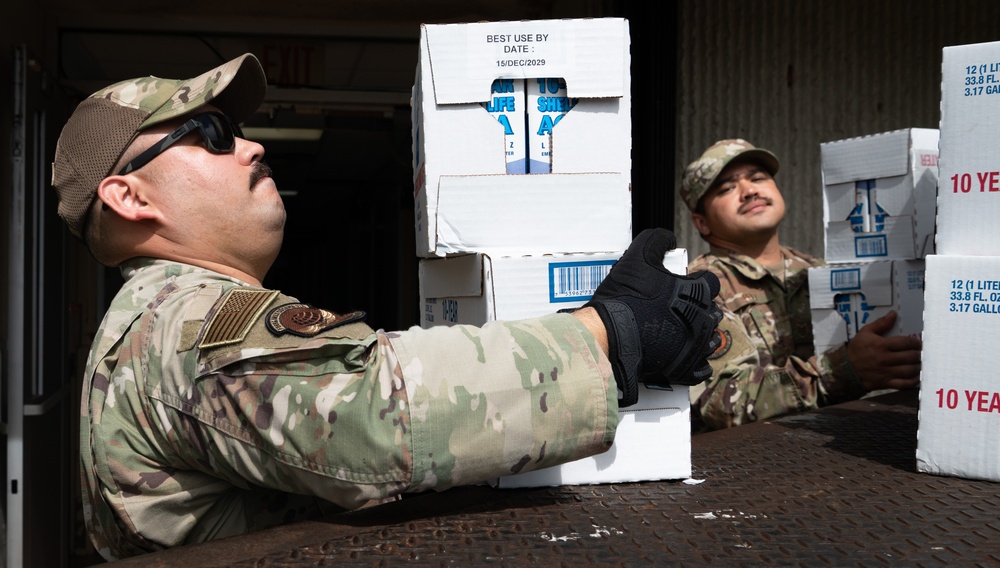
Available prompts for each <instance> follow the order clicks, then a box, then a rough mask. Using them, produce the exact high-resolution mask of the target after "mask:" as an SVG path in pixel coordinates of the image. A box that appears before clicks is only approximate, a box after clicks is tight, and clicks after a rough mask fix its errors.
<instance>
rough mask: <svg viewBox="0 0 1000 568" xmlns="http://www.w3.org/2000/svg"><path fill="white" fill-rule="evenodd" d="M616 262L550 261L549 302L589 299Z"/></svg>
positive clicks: (583, 300)
mask: <svg viewBox="0 0 1000 568" xmlns="http://www.w3.org/2000/svg"><path fill="white" fill-rule="evenodd" d="M614 264H615V261H614V260H599V261H581V262H552V263H549V302H550V303H557V302H585V301H587V300H589V299H590V298H591V296H593V295H594V290H597V285H598V284H600V283H601V282H602V281H603V280H604V278H605V277H606V276H607V275H608V272H610V271H611V267H612V266H613V265H614Z"/></svg>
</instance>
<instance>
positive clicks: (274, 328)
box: [266, 304, 366, 337]
mask: <svg viewBox="0 0 1000 568" xmlns="http://www.w3.org/2000/svg"><path fill="white" fill-rule="evenodd" d="M365 315H366V314H365V312H362V311H357V312H350V313H346V314H335V313H333V312H331V311H329V310H323V309H320V308H314V307H312V306H310V305H308V304H284V305H281V306H278V307H277V308H274V309H273V310H271V311H270V312H268V314H267V321H266V324H267V329H268V330H269V331H270V332H271V333H273V334H275V335H282V334H285V333H290V334H292V335H298V336H299V337H314V336H316V335H319V334H320V333H322V332H324V331H326V330H328V329H331V328H334V327H337V326H338V325H344V324H345V323H350V322H353V321H358V320H361V319H364V317H365Z"/></svg>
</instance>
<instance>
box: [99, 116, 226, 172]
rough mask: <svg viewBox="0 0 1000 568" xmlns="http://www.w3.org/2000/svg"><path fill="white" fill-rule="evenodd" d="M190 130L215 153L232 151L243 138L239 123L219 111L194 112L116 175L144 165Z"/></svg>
mask: <svg viewBox="0 0 1000 568" xmlns="http://www.w3.org/2000/svg"><path fill="white" fill-rule="evenodd" d="M192 132H197V133H198V134H201V139H202V140H203V141H204V142H205V148H207V149H208V151H209V152H212V153H215V154H225V153H227V152H232V151H233V148H234V147H236V138H237V137H239V138H243V131H242V130H240V125H239V124H236V122H235V121H233V119H231V118H229V117H228V116H226V115H224V114H222V113H221V112H203V113H201V114H196V115H194V116H192V117H191V118H190V119H188V120H187V122H185V123H184V124H182V125H180V126H179V127H178V128H177V130H174V131H173V132H171V133H170V134H167V135H166V136H164V137H163V138H162V139H160V141H159V142H157V143H156V144H153V145H152V146H150V147H149V148H148V149H146V150H145V151H143V153H141V154H139V155H138V156H136V157H135V159H134V160H132V161H131V162H129V163H127V164H125V167H124V168H122V169H121V171H119V172H118V175H120V176H123V175H125V174H127V173H129V172H133V171H135V170H137V169H139V168H141V167H143V166H145V165H146V164H148V163H149V162H151V161H152V160H153V158H155V157H157V156H159V155H160V154H161V153H163V151H164V150H166V149H167V148H169V147H171V146H173V145H174V143H175V142H177V141H178V140H180V139H181V138H184V137H185V136H187V135H188V134H191V133H192Z"/></svg>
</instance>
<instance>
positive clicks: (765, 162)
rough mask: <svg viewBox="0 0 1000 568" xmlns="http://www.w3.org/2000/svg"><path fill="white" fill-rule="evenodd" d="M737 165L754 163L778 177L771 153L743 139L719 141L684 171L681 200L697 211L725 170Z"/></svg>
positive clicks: (774, 158) (775, 162) (776, 159)
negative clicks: (727, 167)
mask: <svg viewBox="0 0 1000 568" xmlns="http://www.w3.org/2000/svg"><path fill="white" fill-rule="evenodd" d="M737 158H739V159H738V160H737ZM734 161H736V162H755V163H758V164H760V165H762V166H764V167H765V168H767V171H769V172H770V173H771V175H774V174H776V173H778V165H779V164H778V158H777V157H776V156H775V155H774V154H772V153H771V152H770V151H769V150H765V149H763V148H757V147H755V146H754V145H753V144H751V143H749V142H747V141H746V140H743V139H740V138H733V139H730V140H720V141H718V142H716V143H715V144H712V145H711V146H709V147H708V149H707V150H705V152H704V153H703V154H702V155H701V157H700V158H698V159H697V160H695V161H693V162H691V163H690V164H688V167H687V169H686V170H684V178H683V179H682V180H681V199H683V200H684V204H685V205H687V206H688V209H690V210H691V211H694V210H695V209H697V208H698V201H699V200H700V199H701V198H702V196H703V195H705V192H706V191H708V190H709V189H710V188H711V187H712V184H713V183H715V179H716V178H717V177H719V174H721V173H722V170H724V169H726V166H728V165H729V164H731V163H733V162H734Z"/></svg>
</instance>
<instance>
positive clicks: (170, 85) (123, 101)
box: [52, 53, 267, 238]
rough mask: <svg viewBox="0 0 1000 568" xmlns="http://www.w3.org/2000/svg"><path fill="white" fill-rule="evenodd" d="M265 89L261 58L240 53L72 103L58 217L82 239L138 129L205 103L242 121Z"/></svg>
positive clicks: (64, 136) (58, 175)
mask: <svg viewBox="0 0 1000 568" xmlns="http://www.w3.org/2000/svg"><path fill="white" fill-rule="evenodd" d="M266 93H267V79H266V78H265V77H264V70H263V68H261V65H260V62H259V61H257V58H256V57H254V55H253V54H250V53H245V54H243V55H241V56H239V57H237V58H236V59H233V60H231V61H228V62H226V63H224V64H222V65H220V66H218V67H216V68H214V69H212V70H210V71H206V72H205V73H202V74H201V75H198V76H197V77H195V78H193V79H161V78H159V77H152V76H150V77H140V78H136V79H127V80H125V81H121V82H119V83H115V84H114V85H111V86H110V87H107V88H104V89H101V90H100V91H97V92H96V93H94V94H92V95H90V96H89V97H87V98H86V99H84V100H83V101H82V102H81V103H80V104H79V105H77V107H76V110H74V111H73V115H72V116H70V118H69V120H68V121H67V122H66V126H64V127H63V130H62V133H61V134H60V135H59V140H58V142H56V155H55V161H54V162H53V163H52V185H53V186H54V187H55V189H56V193H57V194H58V197H59V216H60V217H62V219H63V221H65V222H66V225H68V226H69V230H70V232H71V233H73V235H75V236H76V237H79V238H82V235H83V230H84V224H85V223H86V219H87V211H88V209H89V208H90V204H91V203H92V202H93V201H94V196H95V195H96V193H97V186H98V185H100V183H101V181H102V180H103V179H104V178H106V177H108V176H109V175H111V169H112V168H113V167H114V165H115V164H116V163H117V162H118V160H119V159H120V158H121V156H122V154H123V153H124V152H125V149H126V148H128V145H129V144H130V143H131V142H132V140H133V139H134V138H135V136H136V135H137V134H138V133H139V132H141V131H143V130H145V129H147V128H149V127H151V126H154V125H156V124H160V123H162V122H165V121H168V120H171V119H173V118H177V117H179V116H183V115H186V114H188V113H190V112H192V111H194V110H197V109H199V108H201V107H203V106H205V105H207V104H209V103H211V104H212V105H214V106H216V107H218V108H219V109H220V110H221V111H222V112H224V113H226V114H227V115H229V116H230V117H231V118H232V119H233V120H235V121H236V122H242V121H244V120H246V119H247V118H249V117H250V116H251V115H253V113H254V112H255V111H256V110H257V108H258V107H260V104H261V103H262V102H263V101H264V95H265V94H266Z"/></svg>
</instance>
